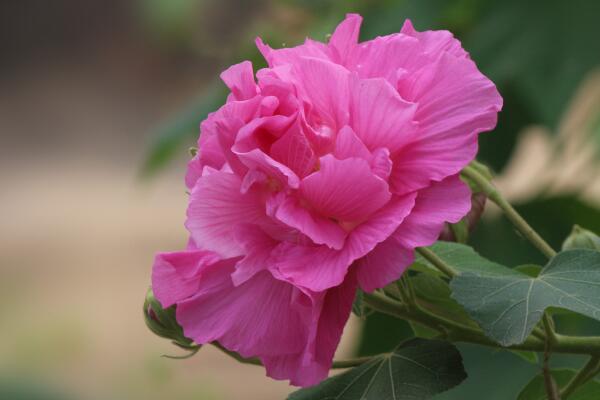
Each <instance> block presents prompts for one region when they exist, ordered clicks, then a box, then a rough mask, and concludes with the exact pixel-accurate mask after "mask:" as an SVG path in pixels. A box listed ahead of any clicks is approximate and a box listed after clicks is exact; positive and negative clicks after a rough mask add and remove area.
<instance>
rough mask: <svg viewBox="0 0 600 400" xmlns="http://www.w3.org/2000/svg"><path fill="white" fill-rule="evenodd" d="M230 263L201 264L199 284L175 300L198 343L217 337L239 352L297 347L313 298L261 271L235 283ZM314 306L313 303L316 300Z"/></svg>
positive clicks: (276, 352) (272, 351) (300, 344)
mask: <svg viewBox="0 0 600 400" xmlns="http://www.w3.org/2000/svg"><path fill="white" fill-rule="evenodd" d="M232 273H233V266H232V267H230V268H222V267H221V268H211V269H210V270H205V272H204V274H203V277H202V278H203V279H202V281H201V285H200V290H199V291H198V292H197V293H196V294H195V295H194V296H193V297H191V298H189V299H187V300H184V301H182V302H180V303H178V304H177V321H178V322H179V323H180V324H181V326H182V327H183V331H184V334H185V336H187V337H189V338H191V339H193V340H194V341H195V342H196V343H198V344H205V343H209V342H212V341H215V340H216V341H218V342H219V343H221V344H222V345H223V346H225V347H227V348H228V349H230V350H232V351H236V352H238V353H240V354H241V355H242V356H244V357H254V356H279V355H286V354H294V353H301V352H302V351H303V349H304V347H305V344H306V338H307V336H308V331H309V329H310V328H309V326H310V324H309V322H310V318H311V309H312V307H313V304H312V303H313V299H311V298H310V297H308V298H306V299H303V302H302V303H300V302H299V301H298V299H297V297H298V296H301V297H304V296H306V295H305V294H303V293H301V292H299V291H298V289H296V288H295V287H294V286H292V285H290V284H288V283H286V282H282V281H279V280H277V279H275V278H274V277H273V276H272V275H271V273H270V272H268V271H261V272H259V273H257V274H255V275H254V276H253V277H252V278H251V279H249V280H247V281H245V282H244V283H242V284H241V285H239V286H234V285H233V283H232V281H231V274H232ZM317 306H318V305H317Z"/></svg>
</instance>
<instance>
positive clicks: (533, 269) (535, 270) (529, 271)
mask: <svg viewBox="0 0 600 400" xmlns="http://www.w3.org/2000/svg"><path fill="white" fill-rule="evenodd" d="M515 270H517V271H519V272H522V273H524V274H525V275H529V276H531V277H533V278H535V277H536V276H538V275H539V274H540V271H541V270H542V267H541V266H540V265H537V264H523V265H519V266H517V267H515Z"/></svg>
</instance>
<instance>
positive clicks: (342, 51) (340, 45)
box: [329, 14, 362, 64]
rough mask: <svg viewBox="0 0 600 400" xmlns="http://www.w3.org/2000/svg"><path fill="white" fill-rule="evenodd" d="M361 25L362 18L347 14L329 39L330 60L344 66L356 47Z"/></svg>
mask: <svg viewBox="0 0 600 400" xmlns="http://www.w3.org/2000/svg"><path fill="white" fill-rule="evenodd" d="M361 23H362V17H361V16H360V15H358V14H347V15H346V19H344V21H342V22H341V23H340V24H339V25H338V26H337V28H335V31H334V32H333V34H332V35H331V39H329V48H330V49H331V58H332V59H333V60H334V61H335V62H337V63H339V64H344V62H345V60H346V59H347V58H348V56H349V55H350V54H351V53H352V51H353V50H354V48H355V47H356V46H357V44H358V35H359V33H360V24H361Z"/></svg>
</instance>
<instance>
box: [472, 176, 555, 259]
mask: <svg viewBox="0 0 600 400" xmlns="http://www.w3.org/2000/svg"><path fill="white" fill-rule="evenodd" d="M462 174H463V175H464V176H465V177H467V178H469V179H471V180H473V181H474V182H475V183H477V185H479V187H480V188H481V190H483V192H484V193H485V194H486V195H487V196H488V198H489V199H490V200H491V201H493V202H494V203H495V204H496V205H497V206H498V207H500V209H502V211H503V212H504V214H505V215H506V217H507V218H508V219H509V220H510V222H512V224H513V225H514V226H515V228H517V230H518V231H519V232H521V234H522V235H523V236H524V237H525V238H526V239H527V240H529V242H531V244H533V245H534V246H535V247H537V248H538V250H540V251H541V252H542V253H543V254H544V255H545V256H546V257H548V258H552V257H554V256H555V255H556V251H554V249H553V248H552V247H550V245H549V244H548V243H546V241H545V240H544V239H543V238H542V237H541V236H540V235H539V234H538V233H537V232H536V231H535V230H533V228H532V227H531V226H530V225H529V224H528V223H527V221H525V220H524V219H523V217H521V215H519V213H518V212H517V211H516V210H515V209H514V208H513V206H512V205H511V204H510V203H509V202H508V201H506V199H505V198H504V197H503V196H502V194H501V193H500V192H499V191H498V190H497V189H496V187H495V186H494V185H492V184H491V182H490V181H488V180H487V179H486V178H485V177H484V176H483V175H481V174H480V173H479V172H478V171H477V170H476V169H475V168H473V167H471V166H467V167H466V168H464V169H463V170H462Z"/></svg>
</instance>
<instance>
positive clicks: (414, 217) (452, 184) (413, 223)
mask: <svg viewBox="0 0 600 400" xmlns="http://www.w3.org/2000/svg"><path fill="white" fill-rule="evenodd" d="M470 209H471V191H470V190H469V188H468V186H467V185H465V184H464V183H463V182H462V181H461V180H460V178H459V177H458V175H454V176H450V177H448V178H446V179H444V180H443V181H441V182H434V183H432V184H431V186H430V187H428V188H426V189H423V190H420V191H419V194H418V196H417V201H416V203H415V208H414V209H413V210H412V211H411V212H410V215H409V216H408V218H406V220H405V221H404V222H403V223H402V225H401V226H400V228H399V229H398V231H397V232H396V233H395V234H394V237H395V238H396V239H397V240H398V242H399V243H400V244H402V245H403V246H405V247H408V248H412V249H414V248H416V247H424V246H429V245H431V244H433V243H434V242H435V241H436V240H437V238H438V236H439V235H440V232H441V231H442V229H443V227H444V223H445V222H450V223H456V222H458V221H460V220H461V219H462V218H463V217H464V216H465V215H467V213H468V212H469V210H470Z"/></svg>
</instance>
